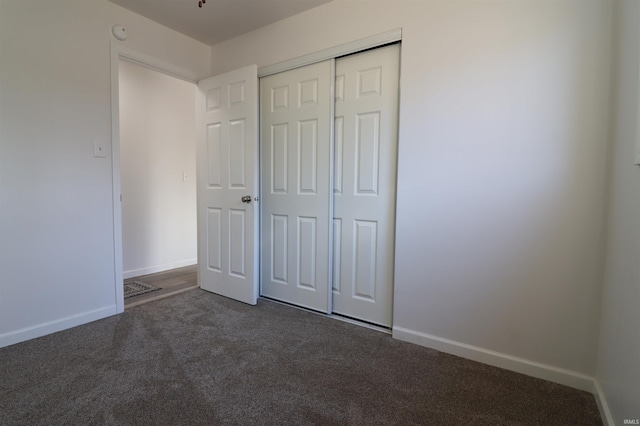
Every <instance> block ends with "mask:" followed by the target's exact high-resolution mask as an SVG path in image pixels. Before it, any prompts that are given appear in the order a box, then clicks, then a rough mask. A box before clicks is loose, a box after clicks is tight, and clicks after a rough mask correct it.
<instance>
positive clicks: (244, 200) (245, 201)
mask: <svg viewBox="0 0 640 426" xmlns="http://www.w3.org/2000/svg"><path fill="white" fill-rule="evenodd" d="M241 200H242V202H243V203H250V202H251V195H245V196H244V197H242V198H241Z"/></svg>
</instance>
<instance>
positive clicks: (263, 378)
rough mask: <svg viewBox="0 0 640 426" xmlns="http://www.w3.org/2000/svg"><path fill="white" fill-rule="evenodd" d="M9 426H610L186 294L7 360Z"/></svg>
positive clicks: (1, 417)
mask: <svg viewBox="0 0 640 426" xmlns="http://www.w3.org/2000/svg"><path fill="white" fill-rule="evenodd" d="M0 424H1V425H63V424H64V425H218V424H220V425H224V424H229V425H250V424H256V425H338V424H340V425H461V424H463V425H601V424H602V422H601V420H600V416H599V413H598V408H597V406H596V403H595V400H594V398H593V396H592V395H591V394H589V393H587V392H582V391H578V390H575V389H571V388H568V387H565V386H561V385H558V384H554V383H551V382H547V381H544V380H539V379H535V378H531V377H527V376H524V375H521V374H517V373H513V372H509V371H506V370H502V369H499V368H495V367H491V366H487V365H484V364H480V363H476V362H473V361H469V360H465V359H463V358H459V357H455V356H452V355H448V354H444V353H441V352H437V351H435V350H431V349H427V348H423V347H420V346H417V345H413V344H410V343H405V342H401V341H398V340H394V339H392V338H391V337H390V336H389V335H386V334H384V333H380V332H377V331H373V330H369V329H367V328H363V327H359V326H356V325H352V324H348V323H345V322H342V321H337V320H334V319H331V318H327V317H323V316H321V315H315V314H311V313H307V312H303V311H300V310H298V309H294V308H291V307H287V306H283V305H280V304H277V303H273V302H269V301H263V300H261V301H259V303H258V305H257V306H253V307H251V306H248V305H244V304H241V303H239V302H235V301H232V300H229V299H226V298H223V297H220V296H216V295H213V294H210V293H207V292H205V291H202V290H199V289H197V290H190V291H187V292H184V293H181V294H178V295H175V296H171V297H167V298H165V299H161V300H157V301H153V302H150V303H146V304H143V305H139V306H136V307H134V308H131V309H128V310H127V311H125V312H124V313H123V314H121V315H118V316H114V317H110V318H106V319H103V320H100V321H96V322H93V323H90V324H86V325H83V326H80V327H75V328H73V329H69V330H65V331H62V332H59V333H55V334H52V335H48V336H45V337H41V338H38V339H34V340H31V341H28V342H24V343H20V344H16V345H13V346H9V347H6V348H2V349H0Z"/></svg>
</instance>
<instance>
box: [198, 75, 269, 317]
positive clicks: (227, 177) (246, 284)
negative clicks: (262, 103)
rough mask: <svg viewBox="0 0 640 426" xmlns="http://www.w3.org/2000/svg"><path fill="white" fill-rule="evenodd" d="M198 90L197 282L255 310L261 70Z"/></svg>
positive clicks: (223, 77)
mask: <svg viewBox="0 0 640 426" xmlns="http://www.w3.org/2000/svg"><path fill="white" fill-rule="evenodd" d="M199 87H200V93H199V96H198V115H199V117H198V118H199V120H198V146H197V153H198V160H197V172H198V182H197V188H198V190H197V193H198V281H199V284H200V287H201V288H202V289H204V290H208V291H211V292H214V293H217V294H221V295H223V296H226V297H230V298H233V299H236V300H239V301H242V302H245V303H249V304H252V305H255V304H256V300H257V298H258V272H257V270H258V212H257V206H256V203H255V201H254V197H256V196H257V194H258V71H257V67H256V66H255V65H253V66H249V67H246V68H242V69H239V70H236V71H232V72H229V73H226V74H223V75H219V76H215V77H211V78H208V79H206V80H203V81H201V82H200V83H199ZM243 197H245V198H244V201H243ZM246 197H248V198H246ZM247 200H248V201H247Z"/></svg>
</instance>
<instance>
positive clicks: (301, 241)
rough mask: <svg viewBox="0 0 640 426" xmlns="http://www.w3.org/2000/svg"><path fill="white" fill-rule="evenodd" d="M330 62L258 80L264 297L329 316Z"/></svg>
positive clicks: (331, 66) (331, 64)
mask: <svg viewBox="0 0 640 426" xmlns="http://www.w3.org/2000/svg"><path fill="white" fill-rule="evenodd" d="M333 62H334V61H332V60H330V61H325V62H321V63H317V64H314V65H309V66H305V67H302V68H297V69H293V70H290V71H286V72H282V73H279V74H274V75H271V76H268V77H264V78H262V79H261V80H260V91H261V92H260V99H261V100H260V112H261V125H260V128H261V138H260V141H261V155H260V156H261V250H260V252H261V278H262V280H261V284H262V295H263V296H267V297H270V298H274V299H278V300H281V301H285V302H289V303H293V304H295V305H298V306H303V307H306V308H310V309H314V310H317V311H320V312H325V313H328V312H330V309H331V307H330V302H331V300H330V298H331V282H330V280H331V274H330V264H331V257H330V224H331V217H332V213H331V201H332V200H331V177H332V176H331V170H332V169H331V158H332V157H331V156H332V144H331V140H332V139H331V137H332V135H331V130H332V127H331V124H332V120H333V115H332V113H333V107H332V105H331V101H332V99H331V94H332V87H331V80H332V76H333Z"/></svg>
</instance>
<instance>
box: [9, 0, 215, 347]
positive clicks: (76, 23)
mask: <svg viewBox="0 0 640 426" xmlns="http://www.w3.org/2000/svg"><path fill="white" fill-rule="evenodd" d="M113 24H122V25H124V26H125V27H126V28H127V32H128V34H129V40H128V41H126V42H124V43H122V44H123V45H126V46H127V48H129V49H132V50H135V51H138V52H141V53H143V54H145V55H149V56H152V57H155V58H157V59H159V60H161V61H164V62H167V63H171V64H176V65H179V66H180V67H182V68H185V69H188V70H190V71H191V72H193V73H194V74H196V75H199V76H201V77H204V76H207V75H209V74H210V72H209V69H210V48H209V47H208V46H205V45H203V44H201V43H199V42H196V41H194V40H192V39H190V38H188V37H185V36H183V35H180V34H178V33H176V32H174V31H171V30H169V29H167V28H165V27H162V26H160V25H158V24H155V23H153V22H151V21H149V20H147V19H144V18H142V17H140V16H138V15H135V14H133V13H131V12H128V11H126V10H125V9H123V8H121V7H119V6H115V5H113V4H111V3H109V2H107V1H105V0H28V1H25V0H2V1H0V87H1V90H0V280H1V281H0V346H5V345H8V344H11V343H14V342H17V341H21V340H25V339H28V338H31V337H35V336H39V335H42V334H46V333H48V332H52V331H56V330H59V329H62V328H65V327H69V326H73V325H76V324H79V323H82V322H86V321H89V320H92V319H96V318H100V317H103V316H106V315H111V314H114V313H115V305H116V300H115V288H116V283H115V275H114V274H115V273H114V239H113V236H114V224H113V223H114V216H113V205H112V203H113V202H112V200H113V196H112V192H113V188H112V186H113V185H112V165H111V161H112V158H111V91H110V90H111V89H110V78H111V77H110V72H111V70H110V43H111V41H112V38H111V36H110V28H111V26H112V25H113ZM94 139H96V140H98V141H100V142H102V143H104V144H105V146H106V148H107V158H94V157H93V140H94Z"/></svg>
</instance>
